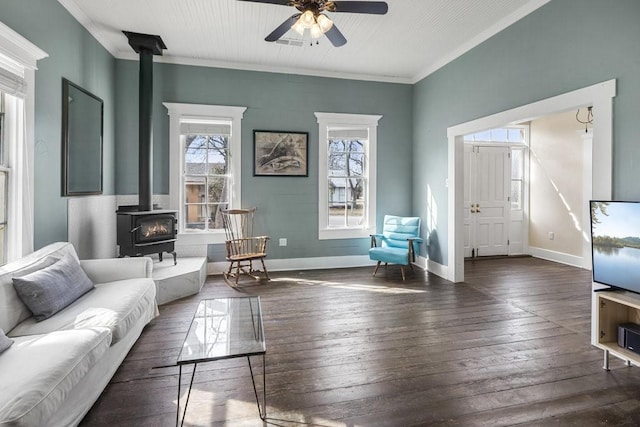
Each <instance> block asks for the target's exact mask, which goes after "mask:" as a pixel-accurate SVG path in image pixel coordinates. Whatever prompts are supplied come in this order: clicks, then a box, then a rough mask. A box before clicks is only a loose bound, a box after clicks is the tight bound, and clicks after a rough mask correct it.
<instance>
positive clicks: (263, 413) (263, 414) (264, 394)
mask: <svg viewBox="0 0 640 427" xmlns="http://www.w3.org/2000/svg"><path fill="white" fill-rule="evenodd" d="M247 361H248V362H249V372H251V383H252V384H253V392H254V394H255V395H256V404H257V405H258V414H260V419H261V420H263V421H265V420H266V419H267V370H266V362H265V355H264V354H263V355H262V409H261V408H260V398H259V397H258V389H257V388H256V381H255V379H254V377H253V368H252V367H251V356H247Z"/></svg>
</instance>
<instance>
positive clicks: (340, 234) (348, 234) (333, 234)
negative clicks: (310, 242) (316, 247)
mask: <svg viewBox="0 0 640 427" xmlns="http://www.w3.org/2000/svg"><path fill="white" fill-rule="evenodd" d="M375 232H376V230H375V228H324V229H321V230H319V231H318V239H320V240H331V239H361V238H365V237H369V235H371V234H373V233H375Z"/></svg>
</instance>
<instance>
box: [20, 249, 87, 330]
mask: <svg viewBox="0 0 640 427" xmlns="http://www.w3.org/2000/svg"><path fill="white" fill-rule="evenodd" d="M13 287H14V288H15V289H16V292H18V296H19V297H20V299H21V300H22V302H24V303H25V304H26V305H27V307H29V310H30V311H31V312H32V313H33V317H35V319H36V320H38V321H41V320H44V319H46V318H49V317H51V316H53V315H54V314H56V313H57V312H58V311H60V310H62V309H63V308H65V307H66V306H68V305H69V304H71V303H72V302H74V301H75V300H77V299H78V298H80V297H81V296H82V295H84V294H86V293H87V292H89V291H90V290H92V289H93V282H92V281H91V280H89V278H88V277H87V274H86V273H85V272H84V271H83V270H82V268H81V267H80V263H79V262H78V260H77V259H76V258H75V257H73V256H72V255H71V254H66V255H65V256H64V257H62V259H61V260H58V261H56V262H55V263H54V264H53V265H50V266H48V267H45V268H43V269H41V270H38V271H34V272H33V273H29V274H27V275H25V276H21V277H14V278H13Z"/></svg>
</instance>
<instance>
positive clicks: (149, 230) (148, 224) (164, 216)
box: [116, 206, 178, 264]
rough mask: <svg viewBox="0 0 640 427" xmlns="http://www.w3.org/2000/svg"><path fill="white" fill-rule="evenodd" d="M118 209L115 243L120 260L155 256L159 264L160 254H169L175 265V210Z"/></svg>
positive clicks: (176, 233)
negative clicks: (131, 257) (122, 258)
mask: <svg viewBox="0 0 640 427" xmlns="http://www.w3.org/2000/svg"><path fill="white" fill-rule="evenodd" d="M127 208H136V209H137V206H133V207H124V206H121V207H120V209H119V210H118V211H117V212H116V214H117V230H118V231H117V243H118V246H119V247H120V254H119V255H120V257H124V256H144V255H148V254H155V253H157V254H158V258H160V261H161V262H162V254H163V252H168V253H170V254H171V255H173V263H174V264H176V262H177V260H176V252H175V250H174V248H175V241H176V239H177V235H178V227H177V224H178V220H177V219H176V211H168V210H153V211H137V210H128V209H127Z"/></svg>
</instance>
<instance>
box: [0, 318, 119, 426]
mask: <svg viewBox="0 0 640 427" xmlns="http://www.w3.org/2000/svg"><path fill="white" fill-rule="evenodd" d="M110 343H111V333H110V331H109V330H108V329H106V328H91V329H82V330H75V331H59V332H52V333H50V334H47V335H34V336H27V337H17V338H15V343H14V345H13V346H12V347H11V348H9V349H8V350H7V351H5V352H4V353H2V354H0V369H2V387H1V388H0V405H1V406H0V425H5V424H10V425H13V426H39V425H46V424H47V420H48V418H49V417H50V416H51V415H52V414H54V413H55V412H56V411H57V410H58V408H59V407H60V405H61V404H62V402H63V401H64V400H65V399H66V397H67V395H68V394H69V392H70V390H72V389H73V387H74V386H75V385H76V384H78V383H79V382H80V381H81V380H82V379H83V377H84V376H85V375H86V374H87V372H89V370H90V369H91V368H92V367H93V366H94V365H95V363H96V362H97V361H98V360H99V359H100V358H101V357H102V356H103V355H104V354H105V353H106V352H107V350H108V349H109V345H110Z"/></svg>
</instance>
